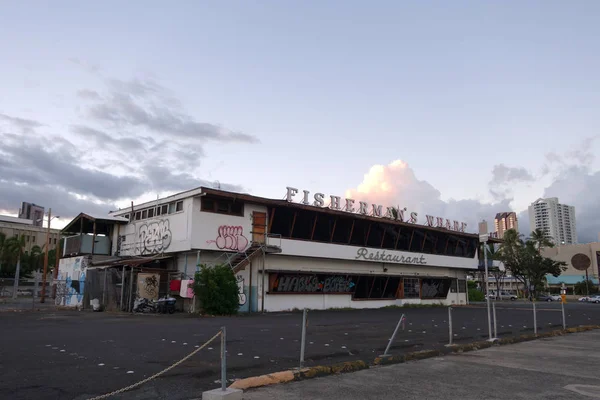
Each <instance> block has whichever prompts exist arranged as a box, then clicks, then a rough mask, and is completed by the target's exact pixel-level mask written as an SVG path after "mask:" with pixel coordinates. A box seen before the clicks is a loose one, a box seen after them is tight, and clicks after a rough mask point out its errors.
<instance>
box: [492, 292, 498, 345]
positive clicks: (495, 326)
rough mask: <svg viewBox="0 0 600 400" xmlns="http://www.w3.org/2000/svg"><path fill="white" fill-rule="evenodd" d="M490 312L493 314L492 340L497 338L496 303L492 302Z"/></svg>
mask: <svg viewBox="0 0 600 400" xmlns="http://www.w3.org/2000/svg"><path fill="white" fill-rule="evenodd" d="M492 312H493V314H494V338H495V339H497V338H498V321H497V320H496V301H494V302H492Z"/></svg>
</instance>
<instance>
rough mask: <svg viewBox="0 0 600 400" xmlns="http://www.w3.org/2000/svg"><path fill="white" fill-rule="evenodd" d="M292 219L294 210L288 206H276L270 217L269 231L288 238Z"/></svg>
mask: <svg viewBox="0 0 600 400" xmlns="http://www.w3.org/2000/svg"><path fill="white" fill-rule="evenodd" d="M293 220H294V211H293V210H292V209H291V208H289V207H278V208H276V209H275V213H274V214H273V216H272V217H271V231H270V232H269V233H274V234H276V235H281V237H283V238H289V237H290V232H291V230H292V221H293Z"/></svg>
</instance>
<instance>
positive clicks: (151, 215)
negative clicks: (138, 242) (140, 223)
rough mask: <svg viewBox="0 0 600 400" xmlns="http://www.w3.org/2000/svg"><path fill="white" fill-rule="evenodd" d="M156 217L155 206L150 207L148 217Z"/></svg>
mask: <svg viewBox="0 0 600 400" xmlns="http://www.w3.org/2000/svg"><path fill="white" fill-rule="evenodd" d="M152 217H154V208H149V209H148V218H152Z"/></svg>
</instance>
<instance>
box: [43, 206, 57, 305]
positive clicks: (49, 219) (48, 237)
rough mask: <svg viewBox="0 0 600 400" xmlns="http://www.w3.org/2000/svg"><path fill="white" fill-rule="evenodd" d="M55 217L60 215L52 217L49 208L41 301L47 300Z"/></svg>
mask: <svg viewBox="0 0 600 400" xmlns="http://www.w3.org/2000/svg"><path fill="white" fill-rule="evenodd" d="M54 218H60V216H58V215H56V216H54V217H52V209H51V208H49V209H48V226H47V227H46V253H45V254H44V274H43V275H42V298H41V299H40V303H44V302H45V301H46V274H47V273H48V252H49V251H50V222H52V220H53V219H54ZM57 247H58V243H57ZM54 268H58V265H55V266H54Z"/></svg>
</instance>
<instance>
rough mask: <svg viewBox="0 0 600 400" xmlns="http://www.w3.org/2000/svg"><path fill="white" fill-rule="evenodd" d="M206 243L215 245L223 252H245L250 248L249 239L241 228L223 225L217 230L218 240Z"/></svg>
mask: <svg viewBox="0 0 600 400" xmlns="http://www.w3.org/2000/svg"><path fill="white" fill-rule="evenodd" d="M206 243H208V244H211V243H215V244H216V245H217V247H218V248H219V249H221V250H235V251H244V249H245V248H246V247H247V246H248V239H247V238H246V237H245V236H244V228H242V227H241V226H233V225H221V226H219V229H218V230H217V238H216V239H215V240H208V241H206Z"/></svg>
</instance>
